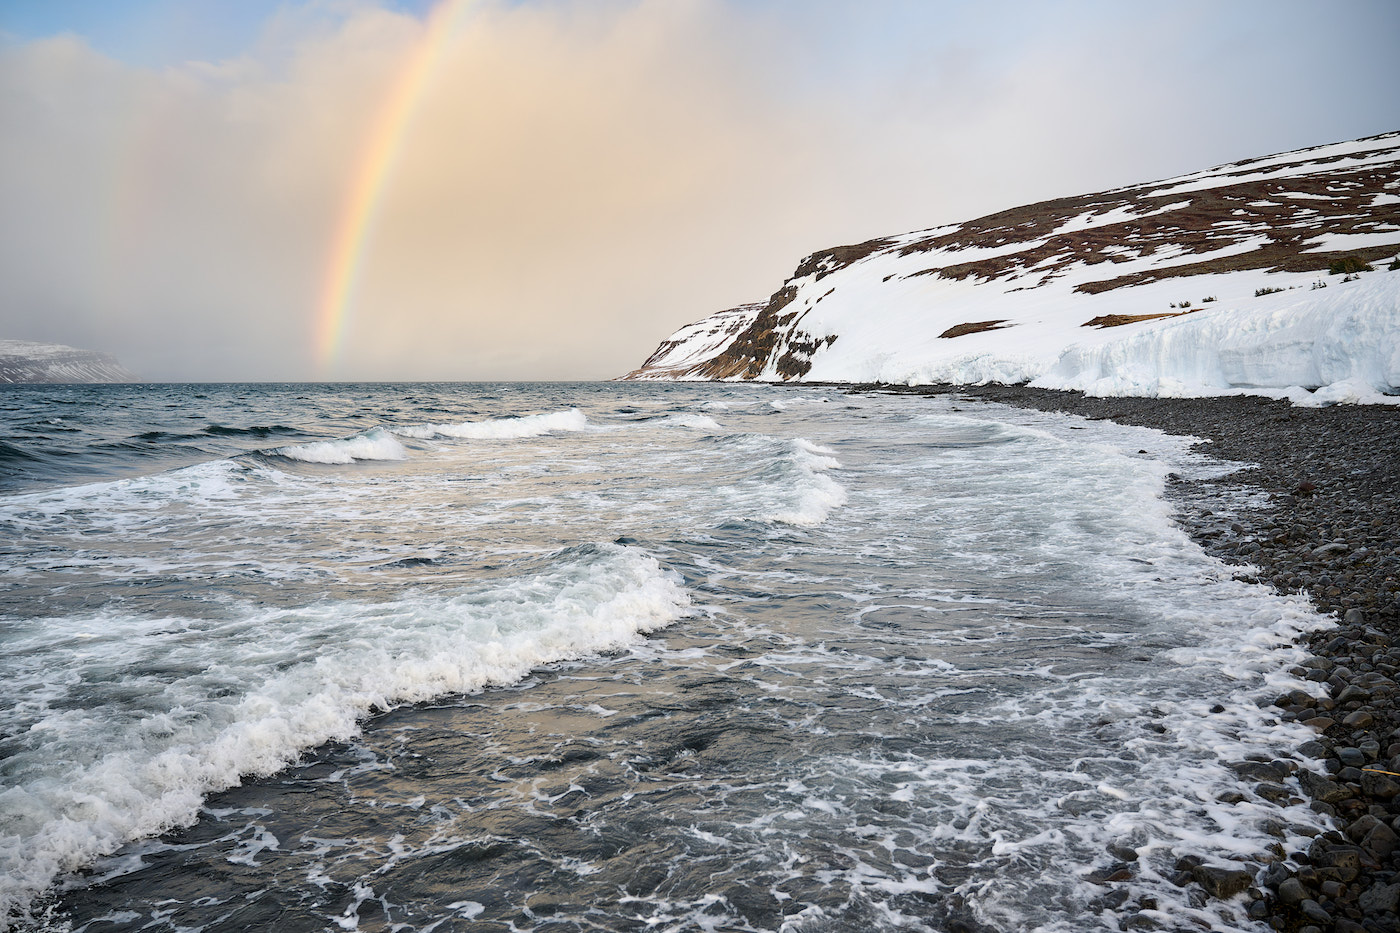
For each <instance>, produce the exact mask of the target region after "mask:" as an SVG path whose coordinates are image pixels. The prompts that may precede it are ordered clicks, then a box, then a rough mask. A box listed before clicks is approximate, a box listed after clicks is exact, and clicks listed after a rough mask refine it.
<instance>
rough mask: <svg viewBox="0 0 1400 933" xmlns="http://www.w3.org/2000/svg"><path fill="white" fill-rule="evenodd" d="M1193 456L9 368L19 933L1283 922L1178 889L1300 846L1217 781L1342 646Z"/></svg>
mask: <svg viewBox="0 0 1400 933" xmlns="http://www.w3.org/2000/svg"><path fill="white" fill-rule="evenodd" d="M1188 445H1189V441H1188V440H1185V439H1181V438H1171V437H1167V436H1164V435H1161V434H1158V433H1156V432H1153V431H1149V430H1145V429H1136V428H1125V427H1121V426H1117V425H1113V424H1110V423H1105V422H1085V421H1082V420H1079V419H1074V418H1070V417H1067V416H1059V415H1047V414H1040V413H1031V412H1024V411H1017V410H1012V409H1008V408H1003V407H999V406H993V405H988V404H983V403H977V402H970V401H960V400H956V399H950V398H937V399H933V398H910V397H893V396H883V395H879V394H847V393H844V392H841V391H837V390H814V389H812V388H810V387H809V388H806V389H796V388H790V387H774V386H732V385H684V384H681V385H665V384H663V385H656V384H625V383H624V384H618V383H607V384H517V385H470V384H461V385H426V384H425V385H301V386H296V385H246V386H236V385H220V386H212V385H207V386H72V387H17V388H7V389H6V390H5V391H4V393H3V394H0V758H2V759H3V760H0V929H4V928H15V929H21V930H28V929H39V928H43V929H72V930H81V931H99V930H100V931H109V930H155V931H176V930H179V931H208V933H213V931H243V930H251V929H260V930H261V929H267V930H279V931H284V930H286V931H300V930H307V931H310V930H376V931H377V930H385V931H388V930H393V931H423V933H427V931H443V933H446V931H452V930H473V931H497V930H499V931H506V930H511V931H525V930H539V931H546V930H549V931H553V930H559V931H575V930H580V931H581V930H638V931H641V930H647V931H652V930H666V931H692V930H694V931H700V930H714V931H720V930H723V931H758V930H765V931H766V930H772V931H788V933H798V931H819V930H929V931H947V930H957V929H968V928H976V927H970V926H969V925H972V924H981V925H983V926H984V927H986V928H991V929H998V930H1010V929H1015V930H1044V931H1083V930H1095V929H1104V930H1117V929H1119V925H1120V923H1122V922H1123V921H1124V920H1125V919H1126V918H1128V917H1130V916H1133V915H1143V916H1146V917H1148V918H1150V919H1154V920H1156V921H1157V922H1159V923H1160V924H1161V925H1162V927H1163V928H1166V929H1202V928H1205V929H1218V930H1226V929H1250V928H1253V927H1252V925H1251V923H1250V921H1248V920H1247V918H1246V917H1245V914H1244V911H1243V906H1242V903H1243V902H1242V898H1236V900H1235V901H1234V902H1216V901H1207V900H1206V899H1205V898H1204V897H1203V896H1202V895H1201V892H1200V890H1199V889H1198V888H1192V887H1178V886H1177V885H1175V884H1173V883H1172V878H1173V876H1174V875H1175V874H1176V869H1175V863H1176V860H1177V859H1178V858H1179V857H1180V856H1182V855H1188V854H1189V855H1195V856H1199V857H1201V858H1204V859H1205V860H1207V861H1209V862H1215V863H1218V864H1221V865H1233V866H1236V867H1240V866H1244V867H1250V866H1253V867H1257V866H1258V865H1260V864H1262V860H1267V859H1269V858H1273V857H1275V856H1274V854H1272V852H1271V850H1273V851H1276V846H1277V843H1278V842H1279V841H1281V840H1282V841H1287V840H1289V839H1292V840H1293V841H1295V842H1296V841H1297V840H1298V839H1299V838H1300V834H1304V833H1308V832H1314V831H1315V827H1316V826H1317V822H1316V821H1317V819H1318V818H1317V817H1316V816H1315V815H1314V814H1312V813H1311V811H1309V810H1308V809H1306V808H1305V807H1304V806H1303V805H1302V801H1301V800H1300V799H1298V798H1293V800H1292V802H1291V803H1290V802H1289V801H1288V800H1284V801H1281V802H1270V801H1267V800H1264V799H1262V798H1260V797H1259V796H1257V795H1256V793H1255V791H1254V788H1253V786H1252V785H1251V784H1249V783H1244V782H1241V781H1240V780H1239V779H1238V778H1237V777H1236V776H1235V773H1234V772H1233V771H1232V770H1231V769H1230V768H1229V767H1228V765H1229V763H1230V762H1236V761H1239V760H1242V759H1245V758H1250V757H1253V758H1262V759H1268V758H1272V757H1274V756H1276V755H1279V754H1281V753H1285V752H1287V751H1288V750H1289V749H1290V748H1291V747H1292V746H1294V745H1296V744H1297V743H1299V742H1300V741H1302V740H1303V739H1304V738H1305V736H1304V735H1302V734H1301V733H1300V731H1299V730H1300V729H1301V727H1298V726H1295V725H1292V724H1288V723H1280V722H1278V721H1277V720H1276V719H1275V718H1273V717H1272V716H1270V715H1269V713H1268V711H1267V708H1266V707H1265V708H1261V706H1260V704H1259V701H1260V700H1261V698H1266V697H1271V696H1274V695H1276V694H1278V693H1280V692H1282V691H1284V690H1286V689H1293V688H1301V689H1315V685H1312V684H1303V683H1300V682H1298V681H1296V680H1294V679H1293V678H1291V677H1290V676H1289V675H1288V674H1287V673H1285V672H1286V670H1287V668H1288V667H1289V666H1291V664H1292V663H1293V662H1294V661H1295V660H1296V659H1297V657H1298V656H1299V654H1298V649H1297V648H1296V647H1294V645H1293V643H1292V639H1293V638H1294V636H1296V634H1298V633H1299V632H1301V631H1304V630H1307V629H1310V628H1314V627H1317V626H1320V625H1323V624H1325V623H1324V622H1323V620H1322V619H1321V618H1320V617H1318V616H1317V615H1315V614H1314V613H1313V612H1312V610H1311V609H1310V607H1309V606H1308V605H1307V604H1306V603H1304V602H1302V601H1301V600H1299V599H1298V598H1296V597H1287V596H1282V595H1279V594H1276V593H1274V592H1272V591H1270V590H1268V589H1266V588H1263V587H1261V586H1258V585H1254V584H1251V583H1249V582H1245V581H1244V580H1242V579H1237V576H1236V574H1235V573H1233V572H1232V569H1231V568H1228V567H1225V566H1223V565H1222V564H1220V563H1218V562H1217V561H1216V560H1214V559H1213V558H1211V557H1209V556H1207V555H1206V554H1205V553H1204V552H1202V551H1201V550H1200V549H1199V548H1198V547H1197V546H1196V545H1194V544H1193V543H1192V542H1191V541H1190V540H1189V538H1188V537H1187V536H1186V534H1185V533H1184V532H1183V531H1181V530H1180V529H1179V528H1178V527H1177V526H1176V525H1175V524H1174V523H1173V520H1172V514H1171V506H1170V504H1169V503H1168V502H1167V501H1166V500H1165V499H1164V498H1163V490H1164V484H1165V482H1166V477H1167V475H1168V473H1169V472H1172V471H1175V472H1177V473H1180V474H1184V475H1208V474H1209V473H1211V471H1215V472H1221V471H1223V470H1224V469H1225V468H1223V467H1221V466H1220V465H1218V464H1215V463H1212V462H1211V461H1210V460H1208V459H1207V458H1205V457H1203V456H1201V455H1199V454H1195V453H1192V452H1191V451H1190V449H1189V446H1188ZM1248 505H1249V503H1248V502H1239V503H1234V504H1231V503H1220V504H1219V508H1220V509H1222V510H1224V509H1228V508H1231V507H1248ZM1310 827H1311V828H1310ZM1110 847H1112V848H1113V851H1112V852H1110V851H1109V849H1110ZM1125 866H1126V867H1125ZM1114 872H1117V873H1118V874H1117V875H1115V876H1114V877H1115V878H1116V879H1117V880H1115V881H1112V882H1107V883H1105V876H1106V875H1110V874H1113V873H1114Z"/></svg>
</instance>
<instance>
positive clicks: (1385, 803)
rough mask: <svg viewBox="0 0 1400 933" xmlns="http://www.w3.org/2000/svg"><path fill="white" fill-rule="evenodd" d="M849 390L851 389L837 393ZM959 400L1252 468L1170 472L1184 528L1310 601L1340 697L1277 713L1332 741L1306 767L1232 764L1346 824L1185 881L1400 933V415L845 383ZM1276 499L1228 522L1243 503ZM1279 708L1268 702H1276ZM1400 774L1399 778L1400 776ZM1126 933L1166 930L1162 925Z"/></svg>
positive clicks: (1316, 669)
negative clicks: (1331, 624) (1128, 434)
mask: <svg viewBox="0 0 1400 933" xmlns="http://www.w3.org/2000/svg"><path fill="white" fill-rule="evenodd" d="M833 388H835V386H833ZM841 388H844V389H848V390H865V391H881V392H894V393H900V394H915V395H955V396H962V397H968V398H977V399H985V400H987V401H995V402H1001V403H1003V404H1007V405H1013V406H1016V407H1021V408H1032V409H1038V410H1041V411H1058V412H1066V413H1070V414H1075V415H1080V416H1083V417H1085V418H1089V419H1094V420H1101V419H1108V420H1112V421H1115V422H1120V423H1123V424H1132V425H1138V426H1142V427H1150V428H1157V429H1159V430H1161V431H1165V432H1167V433H1169V434H1179V435H1192V436H1195V437H1198V438H1202V439H1204V440H1203V443H1202V445H1200V446H1199V448H1198V449H1200V450H1202V452H1204V453H1207V454H1209V455H1210V456H1211V457H1214V458H1216V459H1218V460H1224V461H1235V462H1239V463H1240V464H1241V469H1240V470H1238V471H1236V472H1234V473H1231V474H1229V475H1227V476H1223V477H1219V478H1216V479H1211V480H1202V481H1187V480H1183V479H1181V478H1180V477H1176V476H1173V477H1170V478H1169V483H1168V490H1167V491H1168V496H1169V498H1170V499H1171V500H1172V501H1173V503H1174V505H1175V506H1176V509H1177V519H1178V521H1179V522H1180V523H1181V524H1182V526H1183V527H1184V528H1185V529H1186V530H1187V531H1188V532H1189V533H1190V534H1191V536H1192V538H1194V539H1195V540H1196V541H1197V542H1198V543H1199V544H1200V545H1201V546H1202V547H1203V548H1205V550H1206V551H1208V552H1209V553H1211V554H1213V555H1215V556H1217V557H1219V558H1220V559H1221V560H1223V561H1225V562H1226V563H1228V564H1234V565H1238V566H1240V567H1241V574H1240V575H1241V578H1243V579H1248V580H1250V581H1257V582H1263V583H1267V584H1270V585H1272V586H1274V587H1275V588H1276V589H1278V590H1281V591H1283V592H1288V593H1295V592H1300V591H1303V592H1306V594H1307V595H1308V597H1309V598H1310V599H1311V600H1312V602H1313V604H1314V605H1315V606H1316V607H1317V608H1318V610H1319V611H1321V612H1324V613H1330V614H1333V615H1335V616H1336V617H1337V618H1338V621H1339V624H1338V626H1337V627H1336V628H1329V629H1326V630H1323V631H1320V632H1316V633H1313V634H1312V635H1310V636H1307V643H1306V645H1305V647H1307V648H1308V650H1309V652H1310V654H1311V656H1310V657H1308V658H1307V659H1306V660H1305V661H1304V662H1303V665H1302V666H1301V667H1298V668H1293V669H1292V673H1294V674H1295V675H1296V676H1298V677H1300V678H1303V679H1306V680H1309V681H1316V682H1320V683H1325V684H1326V685H1327V686H1328V688H1329V693H1330V696H1326V697H1323V698H1322V699H1316V698H1314V697H1312V696H1310V695H1308V694H1306V693H1304V692H1303V691H1301V690H1298V691H1291V692H1290V693H1288V694H1284V695H1282V696H1279V697H1277V698H1275V699H1274V700H1273V705H1274V707H1275V709H1276V711H1277V714H1278V716H1279V717H1280V718H1282V719H1289V720H1301V721H1303V722H1304V723H1306V724H1308V725H1309V726H1311V727H1312V728H1313V730H1314V731H1315V732H1316V738H1315V739H1313V740H1311V741H1308V742H1305V743H1304V744H1303V745H1301V746H1300V747H1299V748H1298V749H1297V750H1296V752H1297V753H1296V755H1294V756H1292V757H1290V758H1286V759H1279V760H1275V761H1272V762H1238V763H1235V764H1234V765H1232V767H1235V769H1236V771H1237V772H1239V773H1240V774H1241V776H1242V777H1245V778H1246V779H1248V780H1256V779H1257V780H1258V781H1259V782H1260V783H1259V786H1258V788H1257V792H1259V793H1261V794H1262V795H1265V796H1267V793H1269V792H1275V793H1281V794H1286V795H1292V794H1298V795H1301V796H1302V797H1304V798H1305V799H1308V800H1309V801H1310V804H1309V805H1310V806H1311V807H1312V808H1313V809H1314V810H1315V811H1317V812H1319V813H1323V814H1326V815H1328V816H1329V817H1331V818H1332V821H1333V823H1334V825H1335V826H1336V827H1337V828H1336V829H1334V830H1329V831H1326V832H1323V833H1320V834H1319V835H1317V836H1316V837H1315V838H1313V839H1312V841H1311V844H1310V845H1309V846H1308V847H1307V849H1306V850H1297V851H1284V850H1282V849H1280V851H1281V852H1283V854H1284V856H1285V857H1284V858H1281V859H1279V860H1277V861H1274V862H1272V863H1270V864H1266V865H1260V866H1256V867H1255V868H1254V869H1253V877H1252V878H1250V877H1249V876H1248V875H1246V874H1245V873H1243V872H1226V873H1225V874H1229V875H1231V878H1229V879H1225V880H1223V881H1222V878H1221V877H1218V875H1220V874H1221V873H1220V872H1219V871H1218V870H1212V869H1211V868H1209V867H1207V866H1203V865H1201V864H1200V862H1199V860H1196V859H1193V858H1192V857H1191V856H1189V855H1187V856H1185V857H1183V858H1182V859H1181V860H1180V862H1179V863H1178V865H1177V868H1178V870H1179V874H1178V876H1177V879H1176V880H1177V883H1178V884H1181V885H1182V886H1186V885H1200V886H1201V887H1202V888H1204V889H1205V892H1207V893H1208V894H1209V895H1210V896H1214V897H1225V898H1230V897H1239V895H1240V894H1241V892H1243V895H1244V896H1243V898H1241V899H1240V900H1239V903H1240V905H1241V907H1242V909H1243V910H1244V911H1245V912H1246V913H1247V914H1248V916H1249V917H1250V918H1251V919H1253V920H1256V921H1261V922H1263V923H1264V924H1266V925H1268V926H1270V927H1272V928H1273V929H1275V930H1280V931H1285V933H1395V931H1397V930H1400V406H1394V407H1392V406H1375V405H1369V406H1368V405H1344V406H1330V407H1327V408H1295V407H1293V406H1291V405H1289V404H1288V403H1286V402H1280V401H1275V400H1272V399H1266V398H1260V397H1255V396H1228V397H1217V398H1201V399H1159V398H1089V397H1086V396H1084V395H1082V394H1079V393H1077V392H1065V391H1058V390H1050V389H1033V388H1029V387H1026V386H1003V385H986V386H948V385H934V386H914V387H906V386H887V385H878V386H877V385H863V386H851V385H846V386H841ZM1240 492H1244V493H1264V494H1265V495H1264V496H1262V497H1260V496H1256V497H1255V499H1256V501H1260V502H1261V503H1265V504H1261V505H1260V506H1259V507H1257V508H1249V509H1245V510H1243V511H1241V510H1238V509H1233V510H1232V512H1233V514H1232V516H1231V518H1229V519H1222V518H1221V517H1220V516H1218V515H1216V514H1215V511H1214V509H1215V508H1219V505H1220V502H1221V499H1222V497H1223V496H1224V495H1226V494H1229V493H1240ZM1266 702H1267V701H1266ZM1387 772H1389V773H1387ZM1123 928H1124V929H1164V927H1162V926H1160V925H1159V924H1158V923H1157V922H1156V921H1155V920H1153V919H1151V918H1149V917H1146V916H1135V917H1130V918H1129V919H1128V920H1126V921H1124V925H1123Z"/></svg>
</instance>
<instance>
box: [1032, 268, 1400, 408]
mask: <svg viewBox="0 0 1400 933" xmlns="http://www.w3.org/2000/svg"><path fill="white" fill-rule="evenodd" d="M1266 299H1269V300H1267V301H1266ZM1266 299H1260V302H1261V304H1263V305H1264V306H1263V307H1258V308H1241V309H1231V310H1226V309H1221V310H1219V311H1202V312H1198V313H1196V314H1191V315H1187V316H1185V317H1179V318H1170V319H1166V320H1162V321H1159V322H1155V324H1154V325H1152V326H1148V327H1145V328H1143V329H1141V330H1140V331H1138V332H1137V333H1133V334H1128V335H1125V336H1123V337H1122V338H1121V339H1117V340H1112V341H1109V342H1107V343H1101V344H1098V345H1096V346H1082V345H1074V346H1070V347H1068V348H1066V349H1065V351H1064V352H1063V353H1061V354H1060V357H1059V359H1058V360H1057V361H1056V363H1055V364H1054V366H1052V367H1051V368H1050V369H1049V371H1048V372H1046V373H1044V374H1042V375H1040V376H1038V377H1037V378H1036V379H1035V380H1034V381H1033V383H1032V384H1033V385H1036V386H1041V387H1045V388H1054V389H1078V390H1080V391H1082V392H1085V393H1086V394H1088V395H1101V396H1108V395H1153V396H1175V397H1182V396H1201V395H1221V394H1231V393H1240V392H1248V393H1250V394H1264V395H1273V396H1276V397H1284V398H1289V399H1291V400H1292V401H1293V402H1294V404H1300V405H1322V404H1325V403H1329V402H1363V403H1389V404H1400V395H1396V394H1395V393H1396V392H1397V391H1400V275H1396V274H1390V275H1375V274H1372V275H1366V276H1362V278H1361V279H1360V280H1358V281H1355V282H1347V283H1334V285H1333V286H1332V287H1328V288H1325V289H1316V290H1307V291H1292V292H1284V293H1283V294H1281V295H1270V296H1266ZM1310 390H1315V391H1310ZM1387 393H1389V394H1387Z"/></svg>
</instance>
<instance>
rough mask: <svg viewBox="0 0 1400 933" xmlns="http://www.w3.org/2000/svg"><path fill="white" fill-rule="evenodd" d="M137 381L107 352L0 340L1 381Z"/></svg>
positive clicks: (59, 345) (60, 345)
mask: <svg viewBox="0 0 1400 933" xmlns="http://www.w3.org/2000/svg"><path fill="white" fill-rule="evenodd" d="M135 381H136V377H135V376H133V375H132V374H131V373H129V372H127V371H126V370H125V369H124V368H123V367H122V365H121V363H118V362H117V361H116V359H115V358H113V357H111V356H109V355H107V354H106V353H98V352H96V351H94V350H78V349H75V348H73V347H65V346H63V345H62V344H56V343H29V342H28V341H24V340H0V383H31V382H39V383H44V382H48V383H54V382H135Z"/></svg>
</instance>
